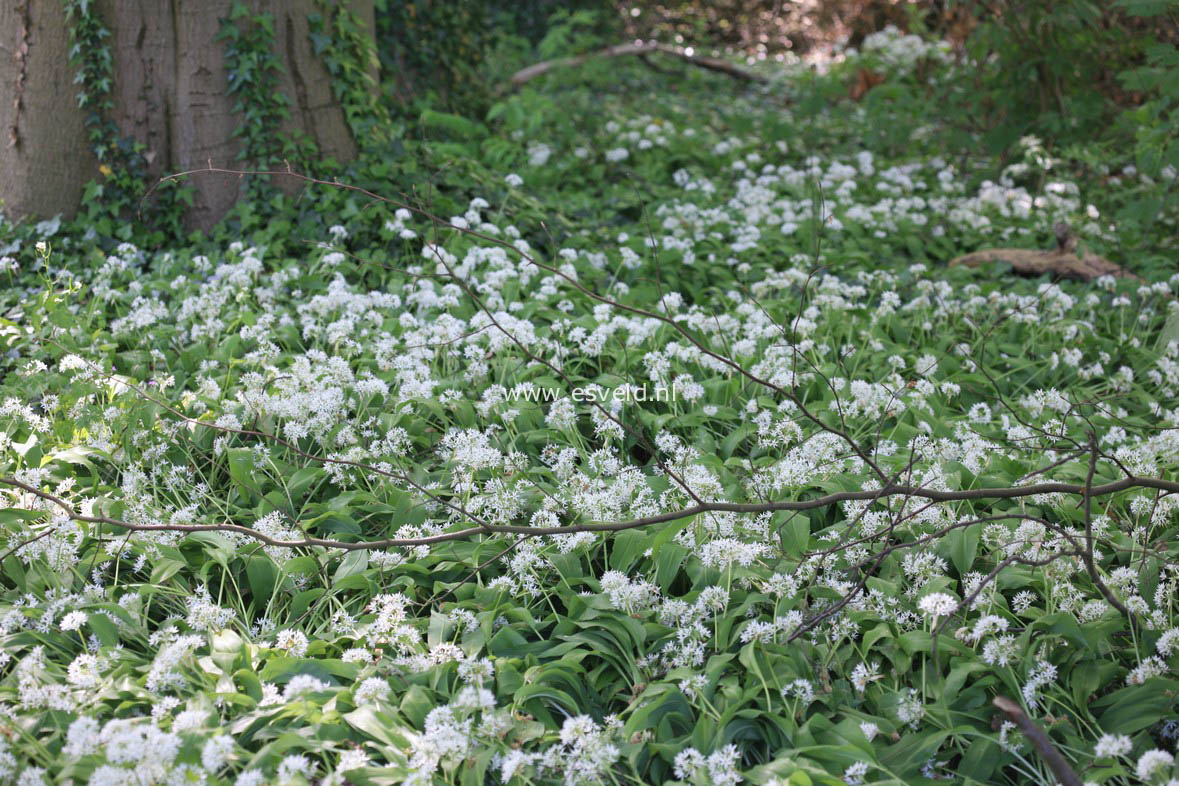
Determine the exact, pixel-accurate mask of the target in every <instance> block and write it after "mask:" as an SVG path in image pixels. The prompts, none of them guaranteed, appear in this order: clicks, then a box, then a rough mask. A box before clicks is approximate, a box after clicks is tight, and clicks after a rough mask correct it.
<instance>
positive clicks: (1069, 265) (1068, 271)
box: [949, 224, 1138, 281]
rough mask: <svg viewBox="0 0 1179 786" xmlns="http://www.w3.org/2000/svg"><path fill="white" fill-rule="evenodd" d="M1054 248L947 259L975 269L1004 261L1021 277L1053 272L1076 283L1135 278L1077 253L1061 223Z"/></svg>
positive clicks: (988, 251)
mask: <svg viewBox="0 0 1179 786" xmlns="http://www.w3.org/2000/svg"><path fill="white" fill-rule="evenodd" d="M1055 229H1056V248H1054V249H1052V250H1051V251H1039V250H1037V249H1032V248H984V249H983V250H981V251H975V252H973V253H970V254H964V255H962V256H960V257H956V258H954V259H951V260H950V263H949V265H950V267H955V266H957V265H966V266H967V267H978V266H979V265H982V264H985V263H987V262H1006V263H1007V264H1009V265H1011V269H1012V270H1013V271H1015V272H1016V273H1018V274H1019V275H1022V276H1033V277H1034V276H1041V275H1043V274H1044V273H1052V274H1053V275H1055V276H1057V277H1059V278H1071V279H1075V280H1078V281H1092V280H1093V279H1095V278H1100V277H1101V276H1113V277H1114V278H1133V279H1138V276H1136V275H1134V274H1133V273H1131V272H1130V271H1129V270H1126V269H1125V268H1124V267H1122V266H1121V265H1119V264H1117V263H1116V262H1111V261H1109V260H1108V259H1106V258H1105V257H1101V256H1098V255H1097V254H1094V253H1092V252H1089V251H1085V252H1084V253H1083V254H1078V253H1077V241H1076V238H1075V237H1073V234H1072V231H1071V230H1070V229H1069V228H1068V227H1067V226H1066V225H1064V224H1057V225H1056V227H1055Z"/></svg>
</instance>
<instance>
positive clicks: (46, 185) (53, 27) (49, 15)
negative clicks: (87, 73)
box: [0, 0, 98, 216]
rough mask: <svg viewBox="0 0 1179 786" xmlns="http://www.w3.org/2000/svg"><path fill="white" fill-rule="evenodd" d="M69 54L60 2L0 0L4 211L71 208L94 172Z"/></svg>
mask: <svg viewBox="0 0 1179 786" xmlns="http://www.w3.org/2000/svg"><path fill="white" fill-rule="evenodd" d="M68 59H69V33H68V31H67V28H66V19H65V11H64V10H63V9H62V4H61V3H60V2H59V1H58V0H16V2H12V0H5V1H4V2H0V200H3V202H4V206H3V209H4V212H5V213H6V214H7V215H9V216H17V215H42V216H44V215H53V214H54V213H58V212H65V213H72V212H73V208H75V207H76V206H77V204H78V200H79V199H80V198H81V196H82V188H83V186H84V185H85V184H86V181H87V180H89V179H90V178H92V177H94V176H95V175H97V172H98V165H97V164H96V163H95V162H94V159H93V157H92V156H91V155H90V152H89V150H88V149H87V145H86V128H85V124H84V115H83V113H82V111H81V110H79V109H78V103H77V100H76V99H75V95H76V94H77V87H76V86H75V85H74V83H73V82H74V72H73V70H72V69H70V68H67V67H66V61H67V60H68Z"/></svg>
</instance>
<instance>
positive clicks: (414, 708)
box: [400, 685, 436, 729]
mask: <svg viewBox="0 0 1179 786" xmlns="http://www.w3.org/2000/svg"><path fill="white" fill-rule="evenodd" d="M435 706H436V702H434V701H432V700H431V699H430V694H429V693H427V692H426V689H425V688H423V687H422V686H421V685H410V686H409V690H407V691H406V692H405V695H404V696H402V697H401V704H400V709H401V714H402V715H404V716H405V717H406V719H407V720H408V721H409V722H410V723H412V724H413V725H414V726H415V727H416V728H419V729H420V728H422V727H423V726H424V725H425V721H426V716H427V715H428V714H429V713H430V710H432V709H434V707H435Z"/></svg>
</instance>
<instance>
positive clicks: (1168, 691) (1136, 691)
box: [1092, 677, 1179, 734]
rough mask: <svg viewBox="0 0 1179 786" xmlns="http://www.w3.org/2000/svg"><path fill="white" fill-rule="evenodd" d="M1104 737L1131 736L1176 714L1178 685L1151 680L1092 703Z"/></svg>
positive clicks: (1159, 679) (1178, 705)
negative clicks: (1107, 735)
mask: <svg viewBox="0 0 1179 786" xmlns="http://www.w3.org/2000/svg"><path fill="white" fill-rule="evenodd" d="M1092 709H1093V710H1094V711H1095V713H1094V714H1095V715H1096V716H1097V722H1098V723H1099V724H1100V725H1101V731H1102V732H1103V733H1105V734H1134V733H1136V732H1139V731H1142V730H1143V729H1145V728H1148V727H1150V726H1153V725H1154V724H1155V723H1157V722H1158V719H1159V718H1165V717H1173V716H1174V715H1175V714H1176V712H1179V681H1176V680H1170V679H1165V678H1162V677H1154V678H1152V679H1149V680H1147V681H1146V682H1144V683H1143V684H1141V685H1132V686H1129V687H1125V688H1122V689H1120V690H1116V691H1114V692H1113V693H1111V694H1109V695H1108V696H1103V697H1102V698H1100V699H1098V700H1097V701H1095V702H1093V704H1092Z"/></svg>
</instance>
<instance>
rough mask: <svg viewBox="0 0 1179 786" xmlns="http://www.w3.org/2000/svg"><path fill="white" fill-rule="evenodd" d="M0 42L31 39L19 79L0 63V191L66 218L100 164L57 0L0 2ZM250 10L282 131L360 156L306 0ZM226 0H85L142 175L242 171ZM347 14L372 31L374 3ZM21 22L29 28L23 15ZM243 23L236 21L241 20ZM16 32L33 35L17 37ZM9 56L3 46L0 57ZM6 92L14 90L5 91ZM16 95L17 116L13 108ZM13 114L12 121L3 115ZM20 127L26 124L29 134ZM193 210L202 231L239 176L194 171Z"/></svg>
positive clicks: (322, 149)
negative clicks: (274, 76)
mask: <svg viewBox="0 0 1179 786" xmlns="http://www.w3.org/2000/svg"><path fill="white" fill-rule="evenodd" d="M0 5H2V6H3V7H2V8H0V36H2V37H3V38H0V40H2V41H3V44H2V45H3V46H4V47H5V48H6V49H10V51H19V50H16V49H12V47H14V46H19V44H20V42H21V40H22V37H23V39H24V40H28V41H29V47H28V51H29V56H28V65H27V69H26V76H25V77H24V78H23V81H20V80H18V78H17V77H18V76H19V74H20V73H21V71H20V69H21V66H22V64H21V63H18V64H17V65H16V66H13V64H12V63H11V62H5V63H2V64H0V81H2V86H0V104H3V107H0V121H2V122H3V123H4V126H5V127H10V126H15V127H16V128H17V131H16V133H17V139H18V143H17V144H16V145H10V146H8V147H7V148H5V150H4V152H3V154H2V155H0V196H2V197H3V198H4V200H5V203H6V205H5V210H6V212H8V213H9V215H10V216H14V217H15V216H20V215H46V214H52V213H58V212H60V213H64V214H66V215H67V216H68V215H72V214H73V213H74V211H75V209H76V207H77V203H78V198H79V196H80V195H81V193H82V188H83V186H84V184H85V183H86V182H87V181H88V180H90V179H91V178H93V177H95V176H96V171H97V162H96V161H95V160H94V158H93V156H92V154H91V152H90V150H89V149H88V145H87V143H86V137H85V132H84V128H83V119H84V113H83V111H82V110H81V109H79V108H78V106H77V101H76V100H75V95H76V93H77V89H76V88H75V87H74V86H73V85H72V81H73V77H74V69H73V68H70V67H68V66H67V65H66V63H67V62H68V60H69V43H68V32H67V26H66V21H65V18H64V14H63V12H62V10H61V6H62V3H61V0H18V2H17V4H16V8H15V9H14V8H11V7H10V6H11V0H8V1H7V2H3V3H0ZM246 5H247V6H248V7H249V9H250V10H251V12H252V13H253V14H261V13H269V14H270V15H271V16H272V18H273V20H274V48H273V54H274V55H275V56H276V57H277V58H278V61H279V62H280V63H281V64H282V71H281V73H280V74H279V77H278V78H279V90H280V92H281V93H282V94H283V95H284V96H286V98H287V109H288V112H289V115H288V117H287V118H286V120H285V121H284V122H283V124H282V131H283V132H284V133H285V134H287V135H292V134H299V135H305V136H306V137H307V138H309V139H310V140H311V141H313V142H314V143H315V145H316V147H317V149H318V154H319V156H320V157H322V158H334V159H336V160H337V161H347V160H349V159H351V158H354V157H355V155H356V152H357V145H356V142H355V141H354V140H353V139H352V135H351V131H350V129H349V128H348V125H347V122H346V120H345V117H344V113H343V111H342V109H341V108H340V106H339V104H338V102H337V101H336V98H335V94H334V93H333V90H332V79H331V76H330V74H329V73H328V71H327V69H326V67H325V66H324V64H323V63H322V62H321V61H320V60H319V58H318V57H317V56H316V55H315V53H314V50H313V49H312V45H311V41H310V38H309V35H308V34H309V25H308V18H307V17H308V14H310V13H314V12H316V11H317V10H319V9H320V7H321V4H319V3H317V2H315V0H247V2H246ZM231 6H232V0H95V2H93V3H92V7H93V8H94V9H95V12H96V13H97V14H98V15H99V18H100V19H101V20H102V22H103V24H104V25H105V26H106V27H107V29H109V30H110V32H111V36H110V39H109V43H110V48H111V54H112V57H113V58H114V70H115V78H114V84H113V87H112V93H111V96H110V98H111V100H112V102H113V104H114V107H113V109H112V110H111V113H110V115H111V116H110V119H111V120H113V121H114V122H115V123H116V124H117V126H118V128H119V133H120V134H121V135H122V136H130V137H134V138H135V139H136V140H138V141H140V142H142V143H143V144H144V145H145V146H146V150H145V153H144V159H145V161H146V163H147V171H148V176H149V181H150V182H155V180H156V179H157V178H159V177H160V176H163V175H166V174H170V173H174V172H181V171H186V170H191V169H201V168H206V167H209V166H210V165H211V166H213V167H226V168H234V167H240V166H241V165H242V162H241V161H240V160H239V153H240V151H241V144H240V142H239V140H238V139H236V138H234V136H233V133H234V130H235V129H236V128H237V127H238V125H239V124H240V123H241V122H242V119H241V117H240V116H239V115H238V114H237V113H235V112H234V111H233V106H234V104H235V103H236V102H237V101H238V100H239V97H240V96H237V95H232V96H231V95H229V94H228V92H227V89H228V76H229V75H228V73H227V69H226V63H225V46H226V45H225V42H223V41H218V40H217V35H218V33H219V32H220V30H221V19H222V18H227V17H228V16H229V15H230V9H231ZM349 6H350V7H351V9H352V10H353V12H354V13H357V14H358V15H359V16H360V18H361V19H362V20H364V21H366V22H368V23H369V28H368V29H369V31H370V34H371V31H372V26H371V22H372V18H373V17H372V14H373V9H372V0H352V1H351V2H349ZM23 19H29V20H30V21H31V24H24V25H23V26H22V20H23ZM245 23H246V22H243V24H245ZM22 27H23V29H26V30H29V31H30V32H28V33H25V34H23V36H22V32H21V31H22ZM4 54H6V53H5V52H4V51H3V50H0V56H2V55H4ZM14 91H15V95H14ZM15 100H19V101H20V104H19V114H17V113H15V112H14V110H13V106H14V101H15ZM10 117H11V119H10ZM26 129H27V130H26ZM189 185H190V186H191V187H192V189H193V206H192V208H191V209H190V211H189V212H188V215H187V216H186V223H187V224H188V225H189V226H190V227H194V228H201V229H207V228H209V227H211V226H212V225H213V224H214V223H216V222H217V220H218V219H220V218H221V216H223V215H224V214H225V212H226V211H227V210H228V209H229V208H230V206H231V205H232V204H233V203H234V201H236V199H237V198H238V196H239V195H240V193H241V190H242V187H243V180H242V179H241V178H237V177H234V176H228V175H216V174H211V173H210V174H202V175H197V176H194V177H192V178H190V179H189Z"/></svg>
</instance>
